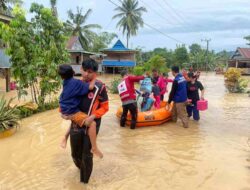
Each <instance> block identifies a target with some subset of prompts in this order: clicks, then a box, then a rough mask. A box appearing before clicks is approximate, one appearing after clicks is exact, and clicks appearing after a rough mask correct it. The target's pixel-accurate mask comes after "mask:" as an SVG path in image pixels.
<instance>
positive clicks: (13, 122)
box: [0, 97, 19, 132]
mask: <svg viewBox="0 0 250 190" xmlns="http://www.w3.org/2000/svg"><path fill="white" fill-rule="evenodd" d="M12 100H13V99H10V100H9V101H6V100H5V98H4V97H1V99H0V132H2V131H5V130H7V129H9V128H11V127H17V126H18V125H19V124H18V121H19V115H18V111H17V108H16V107H10V104H11V102H12Z"/></svg>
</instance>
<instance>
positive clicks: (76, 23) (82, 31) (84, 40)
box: [66, 7, 101, 49]
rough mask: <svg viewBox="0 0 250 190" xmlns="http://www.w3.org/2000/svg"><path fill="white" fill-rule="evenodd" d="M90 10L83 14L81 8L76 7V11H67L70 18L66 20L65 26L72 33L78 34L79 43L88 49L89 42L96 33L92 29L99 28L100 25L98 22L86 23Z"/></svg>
mask: <svg viewBox="0 0 250 190" xmlns="http://www.w3.org/2000/svg"><path fill="white" fill-rule="evenodd" d="M91 12H92V10H91V9H88V11H87V12H86V13H85V14H84V15H83V14H82V8H79V7H77V12H76V14H74V13H73V12H72V10H69V11H68V16H69V19H70V20H67V23H66V25H67V27H68V28H69V30H70V31H71V33H72V35H78V36H79V39H80V42H81V44H82V45H83V46H84V47H85V48H86V49H88V47H89V44H90V43H91V42H92V40H93V38H94V37H95V36H96V33H95V32H93V31H92V29H100V28H101V26H100V25H98V24H86V21H87V19H88V17H89V15H90V14H91Z"/></svg>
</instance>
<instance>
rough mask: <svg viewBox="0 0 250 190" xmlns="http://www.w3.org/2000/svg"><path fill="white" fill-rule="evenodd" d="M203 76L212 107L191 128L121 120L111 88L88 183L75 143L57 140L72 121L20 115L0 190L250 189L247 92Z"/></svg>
mask: <svg viewBox="0 0 250 190" xmlns="http://www.w3.org/2000/svg"><path fill="white" fill-rule="evenodd" d="M101 78H102V79H104V81H107V80H109V81H110V79H111V76H108V77H101ZM201 81H202V82H203V84H204V86H205V87H206V94H205V97H206V98H207V99H208V101H209V110H208V111H206V112H202V113H201V120H200V121H199V122H194V121H193V120H190V128H188V129H184V128H182V127H180V126H181V124H180V122H178V123H177V124H175V123H171V122H168V123H166V124H164V125H162V126H159V127H145V128H139V129H136V130H134V131H132V130H130V129H129V128H120V127H119V125H118V121H117V119H116V117H115V112H116V109H117V107H118V106H119V104H120V101H119V98H118V96H116V95H110V111H109V113H108V114H107V115H106V116H105V117H103V122H102V126H101V129H100V133H99V136H98V143H99V146H100V148H101V149H102V150H103V153H104V159H102V160H94V162H95V163H94V171H93V174H92V177H91V180H90V183H89V184H88V185H84V184H81V183H79V171H78V169H77V168H76V167H75V166H74V164H73V162H72V159H71V156H70V147H69V146H68V147H67V149H66V150H62V149H60V148H59V142H60V139H61V137H62V135H63V134H64V132H65V130H66V128H67V127H68V125H69V122H68V121H64V120H62V119H61V118H60V116H59V113H58V110H53V111H48V112H45V113H41V114H37V115H34V116H32V117H29V118H27V119H24V120H22V122H21V128H20V130H18V132H17V133H16V134H15V135H14V136H12V137H9V138H5V139H1V140H0V158H1V159H0V190H12V189H13V190H29V189H30V190H40V189H41V190H47V189H48V190H61V189H65V190H85V189H86V190H92V189H93V190H128V189H129V190H137V189H138V190H141V189H149V190H158V189H164V190H165V189H170V190H184V189H185V190H193V189H205V190H248V189H250V142H248V139H249V138H250V97H248V96H247V95H246V94H228V93H227V92H226V91H225V88H224V82H223V76H220V75H214V74H212V73H211V74H203V75H202V76H201ZM169 88H170V86H169Z"/></svg>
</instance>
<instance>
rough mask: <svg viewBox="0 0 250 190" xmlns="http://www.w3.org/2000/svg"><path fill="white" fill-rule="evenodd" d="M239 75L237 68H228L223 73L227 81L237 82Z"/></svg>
mask: <svg viewBox="0 0 250 190" xmlns="http://www.w3.org/2000/svg"><path fill="white" fill-rule="evenodd" d="M240 76H241V71H240V69H237V68H229V69H228V70H227V72H226V73H225V74H224V77H225V79H226V81H229V82H237V81H238V80H239V78H240Z"/></svg>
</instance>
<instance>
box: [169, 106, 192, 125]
mask: <svg viewBox="0 0 250 190" xmlns="http://www.w3.org/2000/svg"><path fill="white" fill-rule="evenodd" d="M177 117H178V118H179V119H180V120H181V122H182V124H183V127H185V128H187V127H188V117H187V112H186V102H181V103H174V106H173V109H172V120H173V121H174V122H177Z"/></svg>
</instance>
